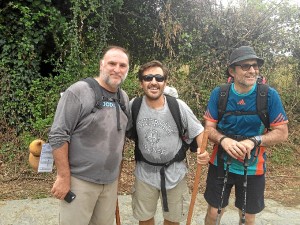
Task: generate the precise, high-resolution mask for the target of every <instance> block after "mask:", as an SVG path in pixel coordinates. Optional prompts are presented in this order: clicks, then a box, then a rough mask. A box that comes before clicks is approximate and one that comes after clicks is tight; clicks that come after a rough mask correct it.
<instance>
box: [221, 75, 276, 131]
mask: <svg viewBox="0 0 300 225" xmlns="http://www.w3.org/2000/svg"><path fill="white" fill-rule="evenodd" d="M265 82H266V80H265V78H264V77H262V76H260V77H259V78H258V79H257V82H256V83H257V95H256V111H249V112H241V111H228V112H225V110H226V105H227V101H228V94H229V88H230V86H231V83H232V79H229V83H226V84H222V85H220V93H219V101H218V121H221V119H222V117H223V116H224V115H225V114H227V115H228V114H230V115H255V114H258V116H259V117H260V119H261V121H262V122H263V124H264V126H265V127H266V128H267V129H269V128H270V122H269V111H268V90H269V85H267V84H265Z"/></svg>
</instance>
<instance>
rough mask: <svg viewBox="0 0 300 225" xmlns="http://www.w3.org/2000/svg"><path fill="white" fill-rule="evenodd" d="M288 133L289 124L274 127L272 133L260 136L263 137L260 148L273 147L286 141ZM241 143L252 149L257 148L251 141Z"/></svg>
mask: <svg viewBox="0 0 300 225" xmlns="http://www.w3.org/2000/svg"><path fill="white" fill-rule="evenodd" d="M288 133H289V132H288V126H287V124H281V125H278V126H274V127H272V130H271V131H269V132H267V133H265V134H262V135H260V136H261V144H260V146H271V145H275V144H278V143H281V142H283V141H286V140H287V138H288ZM241 143H242V144H244V145H245V146H249V147H250V148H251V149H253V148H254V147H255V143H254V142H253V141H251V140H249V139H246V140H244V141H241ZM250 151H251V150H250ZM250 151H249V154H250Z"/></svg>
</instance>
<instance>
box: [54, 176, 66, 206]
mask: <svg viewBox="0 0 300 225" xmlns="http://www.w3.org/2000/svg"><path fill="white" fill-rule="evenodd" d="M70 185H71V180H70V177H69V178H62V177H60V176H57V177H56V181H55V182H54V184H53V187H52V189H51V193H52V195H53V196H54V197H55V198H58V199H60V200H63V199H64V198H65V196H66V194H67V193H68V192H69V190H70Z"/></svg>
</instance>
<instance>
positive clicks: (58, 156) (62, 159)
mask: <svg viewBox="0 0 300 225" xmlns="http://www.w3.org/2000/svg"><path fill="white" fill-rule="evenodd" d="M52 154H53V157H54V162H55V166H56V169H57V177H56V181H55V183H54V184H53V187H52V189H51V193H52V194H53V196H55V197H56V198H58V199H61V200H63V199H64V197H65V196H66V194H67V193H68V191H69V190H70V186H71V174H70V165H69V159H68V154H69V143H68V142H65V143H64V144H63V145H62V146H61V147H60V148H58V149H55V150H53V153H52Z"/></svg>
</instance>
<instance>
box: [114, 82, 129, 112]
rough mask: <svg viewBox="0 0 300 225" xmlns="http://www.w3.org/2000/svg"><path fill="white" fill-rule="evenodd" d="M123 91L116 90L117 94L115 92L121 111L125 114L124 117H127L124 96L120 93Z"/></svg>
mask: <svg viewBox="0 0 300 225" xmlns="http://www.w3.org/2000/svg"><path fill="white" fill-rule="evenodd" d="M122 92H123V91H122V90H121V89H120V88H118V92H117V96H118V103H119V105H120V107H121V109H122V111H123V112H124V113H125V114H126V116H127V117H128V116H129V115H128V110H127V108H126V104H125V99H124V95H123V93H122Z"/></svg>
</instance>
